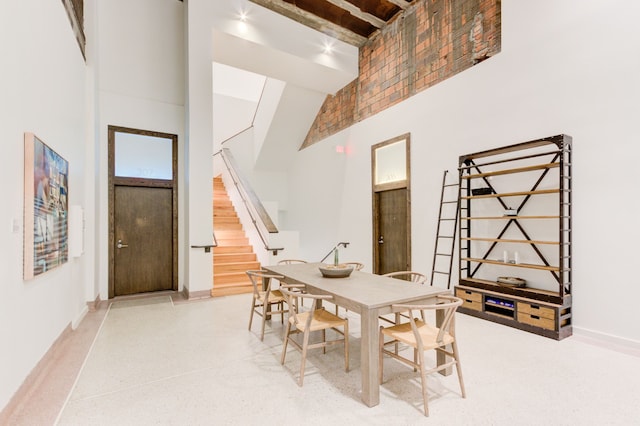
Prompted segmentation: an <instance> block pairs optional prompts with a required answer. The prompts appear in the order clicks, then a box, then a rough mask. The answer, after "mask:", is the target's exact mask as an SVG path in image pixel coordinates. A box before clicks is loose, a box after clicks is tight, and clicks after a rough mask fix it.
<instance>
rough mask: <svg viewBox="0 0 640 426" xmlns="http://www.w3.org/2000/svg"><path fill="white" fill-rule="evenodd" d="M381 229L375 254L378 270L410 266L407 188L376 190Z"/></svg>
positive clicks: (399, 268) (378, 221)
mask: <svg viewBox="0 0 640 426" xmlns="http://www.w3.org/2000/svg"><path fill="white" fill-rule="evenodd" d="M375 197H376V202H375V206H376V217H377V221H376V222H377V229H376V236H375V237H376V238H375V241H376V243H375V248H374V250H375V252H376V253H375V257H376V260H377V261H376V262H375V263H376V270H375V273H377V274H386V273H388V272H395V271H404V270H408V269H410V266H411V262H410V256H409V244H408V229H409V217H408V211H407V189H406V188H399V189H392V190H388V191H380V192H377V193H375Z"/></svg>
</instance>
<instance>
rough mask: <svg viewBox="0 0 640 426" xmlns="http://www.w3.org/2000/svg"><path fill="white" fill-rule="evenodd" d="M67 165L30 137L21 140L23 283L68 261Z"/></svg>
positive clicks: (55, 154) (34, 138) (26, 136)
mask: <svg viewBox="0 0 640 426" xmlns="http://www.w3.org/2000/svg"><path fill="white" fill-rule="evenodd" d="M68 178H69V163H68V162H67V160H65V159H64V158H62V157H61V156H60V155H58V153H56V152H55V151H54V150H52V149H51V148H49V147H48V146H47V145H46V144H45V143H44V142H42V141H41V140H40V139H38V138H37V137H36V136H35V135H34V134H33V133H25V137H24V279H25V280H29V279H31V278H33V277H35V276H37V275H40V274H43V273H44V272H47V271H48V270H50V269H53V268H56V267H58V266H60V265H62V264H63V263H65V262H66V261H67V260H68V257H69V254H68V251H69V250H68Z"/></svg>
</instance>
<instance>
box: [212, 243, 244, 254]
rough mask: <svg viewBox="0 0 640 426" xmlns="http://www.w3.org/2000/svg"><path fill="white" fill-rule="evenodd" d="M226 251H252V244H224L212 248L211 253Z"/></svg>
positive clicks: (224, 252)
mask: <svg viewBox="0 0 640 426" xmlns="http://www.w3.org/2000/svg"><path fill="white" fill-rule="evenodd" d="M226 253H253V246H250V245H247V244H238V245H235V246H234V245H225V246H218V247H214V248H213V254H214V255H216V254H226Z"/></svg>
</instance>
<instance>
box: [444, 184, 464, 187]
mask: <svg viewBox="0 0 640 426" xmlns="http://www.w3.org/2000/svg"><path fill="white" fill-rule="evenodd" d="M458 185H460V184H459V183H448V184H446V185H444V186H445V187H449V186H458Z"/></svg>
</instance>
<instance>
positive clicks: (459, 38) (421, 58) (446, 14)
mask: <svg viewBox="0 0 640 426" xmlns="http://www.w3.org/2000/svg"><path fill="white" fill-rule="evenodd" d="M500 2H501V0H418V1H416V2H415V4H413V5H412V6H410V7H409V8H407V10H405V11H404V13H403V14H401V15H400V16H398V18H396V19H395V20H394V21H393V22H392V23H390V24H389V25H388V26H386V27H385V28H383V29H382V30H381V31H380V33H378V34H377V35H376V36H374V37H373V38H372V39H371V40H369V41H368V42H367V44H365V45H364V46H363V47H361V48H360V58H359V62H360V65H359V66H360V71H359V77H358V78H357V79H356V80H354V81H352V82H351V83H349V84H348V85H347V86H345V87H343V88H342V89H341V90H339V91H338V92H337V93H336V94H335V95H329V96H327V99H326V100H325V102H324V104H323V105H322V107H321V108H320V112H319V113H318V115H317V116H316V119H315V121H314V123H313V125H312V126H311V129H310V130H309V133H308V134H307V137H306V138H305V141H304V143H303V145H302V148H305V147H307V146H309V145H312V144H314V143H316V142H318V141H320V140H322V139H324V138H326V137H328V136H330V135H332V134H334V133H337V132H338V131H340V130H343V129H345V128H347V127H349V126H351V125H353V124H355V123H357V122H358V121H361V120H363V119H365V118H367V117H370V116H372V115H374V114H376V113H378V112H380V111H382V110H384V109H386V108H388V107H390V106H392V105H395V104H397V103H398V102H401V101H403V100H405V99H407V98H409V97H410V96H413V95H415V94H416V93H418V92H420V91H422V90H425V89H427V88H429V87H431V86H433V85H434V84H437V83H439V82H441V81H443V80H445V79H446V78H448V77H451V76H452V75H455V74H457V73H459V72H461V71H464V70H466V69H467V68H469V67H472V66H473V65H475V64H477V63H479V62H481V61H483V60H485V59H487V58H489V57H491V56H493V55H495V54H496V53H498V52H499V51H500V41H501V40H500V26H501V21H500Z"/></svg>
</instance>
